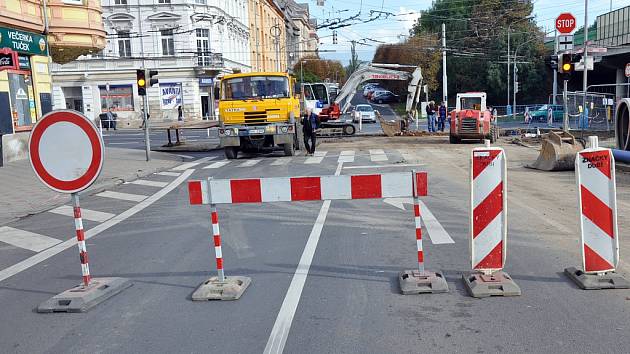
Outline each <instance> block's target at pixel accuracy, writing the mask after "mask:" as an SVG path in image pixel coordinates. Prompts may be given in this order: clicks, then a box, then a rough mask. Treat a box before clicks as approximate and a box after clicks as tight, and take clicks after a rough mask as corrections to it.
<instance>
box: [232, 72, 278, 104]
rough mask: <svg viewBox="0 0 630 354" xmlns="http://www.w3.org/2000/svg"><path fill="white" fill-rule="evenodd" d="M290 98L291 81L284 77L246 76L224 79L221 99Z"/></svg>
mask: <svg viewBox="0 0 630 354" xmlns="http://www.w3.org/2000/svg"><path fill="white" fill-rule="evenodd" d="M265 98H289V80H288V79H287V78H286V77H282V76H246V77H235V78H232V79H224V80H222V83H221V99H223V100H247V99H265Z"/></svg>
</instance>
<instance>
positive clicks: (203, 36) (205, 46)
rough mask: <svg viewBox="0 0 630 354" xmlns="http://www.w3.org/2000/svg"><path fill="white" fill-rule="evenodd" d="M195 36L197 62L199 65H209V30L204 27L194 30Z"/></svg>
mask: <svg viewBox="0 0 630 354" xmlns="http://www.w3.org/2000/svg"><path fill="white" fill-rule="evenodd" d="M195 34H196V36H197V64H198V65H199V66H210V41H209V40H208V36H209V34H210V31H209V30H207V29H204V28H197V29H196V30H195Z"/></svg>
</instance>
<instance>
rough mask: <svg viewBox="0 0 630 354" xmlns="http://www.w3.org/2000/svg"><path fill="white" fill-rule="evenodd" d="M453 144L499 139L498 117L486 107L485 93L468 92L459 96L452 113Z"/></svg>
mask: <svg viewBox="0 0 630 354" xmlns="http://www.w3.org/2000/svg"><path fill="white" fill-rule="evenodd" d="M450 125H451V130H450V134H449V140H450V142H451V144H458V143H460V142H461V141H462V140H481V141H482V142H483V140H484V139H489V140H490V141H491V142H493V143H494V142H495V141H496V140H497V138H498V136H499V135H498V129H497V126H496V117H493V116H492V112H490V110H488V109H487V107H486V93H485V92H467V93H458V94H457V103H456V104H455V110H453V111H451V124H450Z"/></svg>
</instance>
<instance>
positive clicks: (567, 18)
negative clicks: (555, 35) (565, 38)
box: [556, 12, 576, 34]
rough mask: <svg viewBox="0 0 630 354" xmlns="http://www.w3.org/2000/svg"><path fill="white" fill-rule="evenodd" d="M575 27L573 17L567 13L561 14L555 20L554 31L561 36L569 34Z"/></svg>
mask: <svg viewBox="0 0 630 354" xmlns="http://www.w3.org/2000/svg"><path fill="white" fill-rule="evenodd" d="M575 26H576V20H575V16H573V15H572V14H570V13H568V12H565V13H562V14H560V16H558V18H556V29H557V30H558V32H560V33H562V34H569V33H571V32H573V30H574V29H575Z"/></svg>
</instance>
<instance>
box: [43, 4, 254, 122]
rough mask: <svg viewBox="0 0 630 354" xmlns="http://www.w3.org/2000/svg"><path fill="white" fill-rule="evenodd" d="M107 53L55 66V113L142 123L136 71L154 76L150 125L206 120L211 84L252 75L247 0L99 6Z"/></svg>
mask: <svg viewBox="0 0 630 354" xmlns="http://www.w3.org/2000/svg"><path fill="white" fill-rule="evenodd" d="M102 7H103V23H104V26H105V30H106V31H107V34H108V36H107V45H106V47H105V49H104V50H103V51H102V52H100V53H98V54H95V55H87V56H83V57H81V58H80V59H79V60H76V61H73V62H70V63H67V64H64V65H54V66H53V81H54V85H53V89H54V95H53V96H54V108H55V109H57V108H71V109H76V110H79V111H82V112H83V113H84V114H86V115H87V116H89V117H91V118H96V117H97V116H98V115H99V114H101V113H103V112H105V111H107V109H108V108H111V109H112V111H114V112H115V113H116V114H117V115H118V119H119V124H123V125H128V126H138V125H140V124H141V112H142V108H143V103H142V97H140V96H138V95H137V85H136V70H137V69H141V68H146V69H150V70H157V71H158V78H159V84H158V85H155V86H154V87H151V88H148V90H147V97H148V102H149V107H148V112H149V114H150V115H151V119H157V120H175V119H177V108H178V106H182V109H183V112H184V118H185V119H186V120H200V119H204V118H208V117H210V116H211V115H212V114H211V107H212V104H211V102H210V92H211V89H212V82H213V77H216V76H217V75H221V74H222V73H231V72H233V70H241V71H244V72H247V71H250V70H251V63H250V55H249V53H250V47H249V38H250V34H249V28H248V23H249V19H248V17H249V11H248V6H247V1H246V0H103V1H102Z"/></svg>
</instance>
